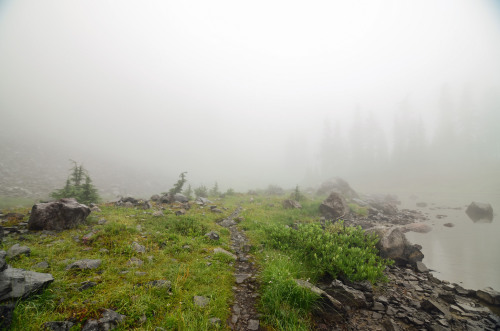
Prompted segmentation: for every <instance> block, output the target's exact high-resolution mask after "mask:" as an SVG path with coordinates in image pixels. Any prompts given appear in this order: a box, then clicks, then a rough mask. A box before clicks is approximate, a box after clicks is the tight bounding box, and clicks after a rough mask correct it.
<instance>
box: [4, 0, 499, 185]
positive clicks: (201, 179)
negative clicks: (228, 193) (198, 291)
mask: <svg viewBox="0 0 500 331" xmlns="http://www.w3.org/2000/svg"><path fill="white" fill-rule="evenodd" d="M498 59H500V4H499V3H498V1H493V0H481V1H467V0H460V1H445V0H441V1H433V2H431V1H419V2H418V3H416V2H393V1H389V0H380V1H358V2H336V3H331V2H327V1H317V2H313V3H307V4H306V3H305V2H298V1H293V2H285V1H271V2H263V1H257V2H252V3H235V2H231V1H216V2H203V1H189V2H181V3H179V2H173V1H167V2H163V1H154V2H150V3H148V4H147V5H146V4H138V3H135V2H132V1H124V2H120V4H119V6H118V5H114V4H112V3H104V2H100V1H88V2H85V3H68V2H63V1H55V0H54V1H46V2H43V3H38V2H29V1H4V2H2V3H0V121H1V123H2V124H3V125H2V130H1V133H0V137H1V139H2V142H3V143H2V144H4V146H2V149H1V150H0V151H1V152H3V153H5V154H4V155H12V153H13V151H12V150H9V148H8V147H9V146H25V147H23V148H25V149H24V150H25V151H27V150H35V151H39V154H36V153H33V154H31V155H32V157H33V162H34V163H33V164H35V165H40V164H44V163H46V164H49V165H50V168H51V172H50V173H51V174H53V173H54V171H55V170H54V168H55V164H57V166H58V167H59V169H56V170H57V171H58V172H59V173H60V176H61V178H65V177H66V176H67V174H68V172H67V169H68V168H69V166H70V164H69V162H68V159H73V160H75V161H77V162H78V163H83V164H84V165H85V166H86V167H87V168H88V170H89V172H90V174H91V176H92V177H93V178H94V179H96V180H95V183H96V185H97V186H99V185H100V184H104V182H105V179H106V178H107V179H108V181H109V180H112V181H116V184H115V185H118V186H125V187H122V188H123V189H124V190H125V191H128V192H134V188H133V184H132V183H133V182H134V180H136V181H140V182H141V183H137V184H138V186H140V187H141V190H142V191H147V190H148V188H147V187H150V188H151V190H152V191H155V190H157V189H158V187H161V186H163V187H164V191H166V190H168V189H169V188H170V187H171V185H173V183H175V181H176V180H177V177H178V176H179V174H180V173H181V172H184V171H187V172H188V180H189V182H190V183H191V184H192V185H193V186H197V185H205V186H207V187H211V186H212V185H213V184H214V183H215V182H217V183H218V185H219V187H221V189H223V190H226V189H228V188H234V189H236V190H247V189H254V188H259V187H260V188H264V187H266V186H267V185H269V184H277V185H281V186H284V187H285V188H291V187H294V186H295V185H297V184H298V185H303V186H308V185H315V184H318V183H319V182H321V181H322V180H325V179H328V178H334V177H342V178H345V179H346V180H348V181H349V182H354V184H355V185H361V183H362V182H363V181H365V180H366V181H367V182H368V181H369V182H370V184H374V185H375V184H377V181H380V182H385V181H388V179H391V178H393V180H394V182H398V181H399V183H400V185H405V184H404V183H405V180H410V179H415V180H417V181H418V180H422V178H427V180H428V182H430V183H432V182H434V181H435V179H436V178H440V177H443V178H446V176H450V177H453V176H455V177H456V178H460V177H461V176H463V174H470V176H471V178H472V179H473V180H477V182H478V183H479V184H480V185H482V186H484V185H491V183H492V180H491V178H489V177H487V176H491V175H498V170H495V169H498V168H499V165H500V147H499V144H498V143H497V141H498V138H500V136H499V132H500V131H499V130H498V129H499V125H500V118H499V116H500V115H499V113H500V75H499V73H500V61H498ZM5 142H7V144H6V143H5ZM16 148H17V147H16ZM17 152H19V153H21V154H22V153H23V150H18V151H17ZM48 156H50V157H49V158H48V159H47V157H48ZM3 158H4V162H6V160H8V159H12V160H15V157H14V156H12V157H11V156H9V157H5V156H4V157H3ZM1 162H2V161H0V163H1ZM2 164H3V163H2ZM3 166H6V164H5V165H3ZM9 166H10V165H9ZM479 173H481V176H485V177H484V178H483V177H481V176H479ZM40 175H43V173H40ZM120 175H122V176H127V177H130V178H128V179H127V180H126V181H122V182H120V181H121V180H122V179H120ZM54 180H55V181H57V180H60V178H54ZM496 181H498V180H496ZM147 182H150V183H149V184H148V183H147ZM9 183H10V182H9ZM62 184H63V183H62V182H61V183H60V184H59V185H58V186H57V187H59V186H60V185H62ZM9 185H11V184H9ZM12 185H13V184H12ZM106 185H110V183H108V182H106ZM148 185H149V186H148ZM387 186H389V183H388V184H387ZM54 188H55V187H53V188H51V189H54Z"/></svg>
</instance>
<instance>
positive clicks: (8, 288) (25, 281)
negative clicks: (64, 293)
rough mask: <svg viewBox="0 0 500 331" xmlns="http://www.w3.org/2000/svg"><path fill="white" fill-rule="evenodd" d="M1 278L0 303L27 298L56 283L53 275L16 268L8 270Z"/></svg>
mask: <svg viewBox="0 0 500 331" xmlns="http://www.w3.org/2000/svg"><path fill="white" fill-rule="evenodd" d="M0 278H1V279H0V283H1V284H2V286H1V288H2V290H1V292H2V293H1V297H0V301H3V300H8V299H18V298H26V297H28V296H29V295H30V294H33V293H36V292H38V291H39V290H41V289H42V288H44V287H46V286H48V285H49V284H50V283H52V282H53V281H54V277H53V276H52V275H51V274H46V273H41V272H34V271H28V270H24V269H16V268H7V269H6V270H5V271H3V273H2V274H1V276H0Z"/></svg>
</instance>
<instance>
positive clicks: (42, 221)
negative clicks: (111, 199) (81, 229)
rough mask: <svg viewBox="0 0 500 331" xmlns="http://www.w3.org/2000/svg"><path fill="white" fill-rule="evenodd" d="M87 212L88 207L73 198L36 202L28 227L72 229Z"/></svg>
mask: <svg viewBox="0 0 500 331" xmlns="http://www.w3.org/2000/svg"><path fill="white" fill-rule="evenodd" d="M89 214H90V208H89V207H87V206H86V205H82V204H80V203H78V202H77V201H76V200H75V199H73V198H68V199H60V200H57V201H54V202H48V203H37V204H35V205H34V206H33V208H32V209H31V214H30V218H29V220H28V229H30V230H57V231H59V230H65V229H72V228H74V227H76V226H77V225H79V224H81V223H83V222H84V221H85V219H86V218H87V216H89Z"/></svg>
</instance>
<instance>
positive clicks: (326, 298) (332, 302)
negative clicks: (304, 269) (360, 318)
mask: <svg viewBox="0 0 500 331" xmlns="http://www.w3.org/2000/svg"><path fill="white" fill-rule="evenodd" d="M295 283H296V284H297V285H298V286H300V287H303V288H307V289H309V290H311V291H312V292H313V293H316V294H317V295H319V296H321V298H322V299H323V303H325V304H326V305H327V306H330V307H333V308H334V309H336V310H337V311H342V310H343V305H342V303H340V302H339V301H338V300H337V299H335V298H333V297H332V296H331V295H329V294H328V293H326V292H325V291H323V290H322V289H320V288H319V287H316V286H314V285H313V284H311V283H309V282H308V281H306V280H302V279H295Z"/></svg>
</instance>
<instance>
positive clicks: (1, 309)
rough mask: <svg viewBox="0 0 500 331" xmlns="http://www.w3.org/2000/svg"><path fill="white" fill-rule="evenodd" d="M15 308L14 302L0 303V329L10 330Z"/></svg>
mask: <svg viewBox="0 0 500 331" xmlns="http://www.w3.org/2000/svg"><path fill="white" fill-rule="evenodd" d="M14 308H16V305H15V304H13V303H10V304H7V305H0V330H10V325H11V324H12V314H13V313H14Z"/></svg>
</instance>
